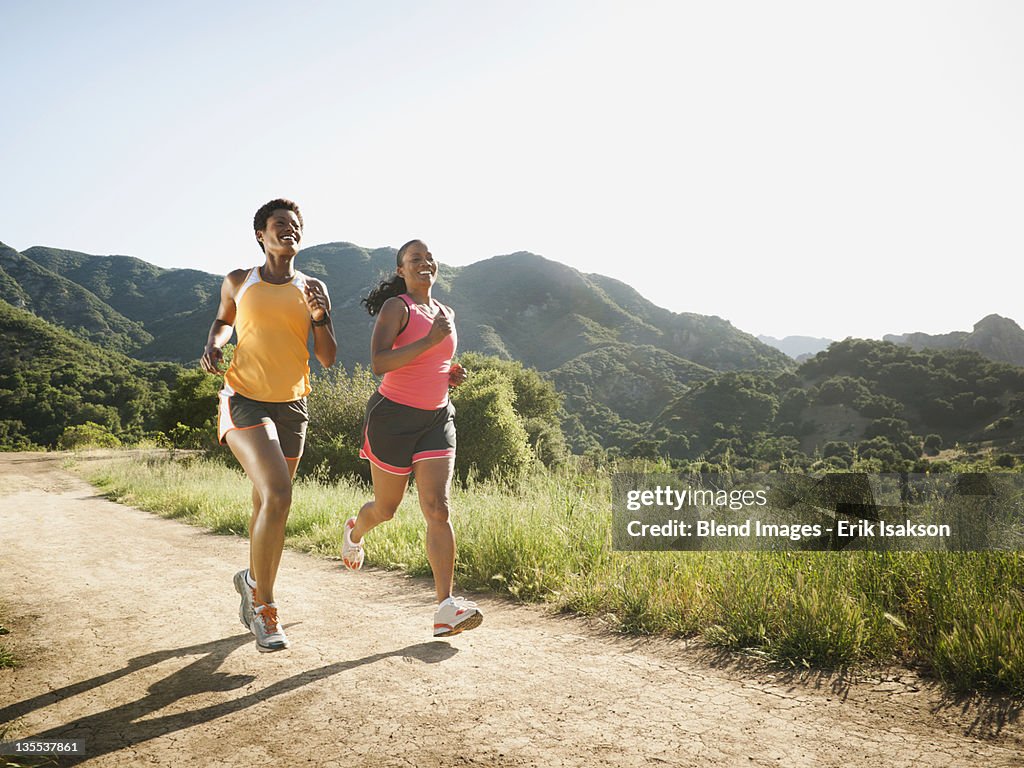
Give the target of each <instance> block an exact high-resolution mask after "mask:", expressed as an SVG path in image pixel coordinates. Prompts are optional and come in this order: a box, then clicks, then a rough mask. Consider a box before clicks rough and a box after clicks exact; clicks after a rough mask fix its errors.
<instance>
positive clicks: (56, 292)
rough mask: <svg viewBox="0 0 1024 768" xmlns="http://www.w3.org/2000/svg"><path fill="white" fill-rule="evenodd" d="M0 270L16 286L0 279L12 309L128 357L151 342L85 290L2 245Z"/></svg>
mask: <svg viewBox="0 0 1024 768" xmlns="http://www.w3.org/2000/svg"><path fill="white" fill-rule="evenodd" d="M0 269H3V271H4V274H5V275H6V277H7V278H10V279H11V280H13V281H15V282H16V283H17V289H14V288H13V287H12V285H11V282H10V280H7V279H0V290H3V294H2V295H0V299H3V300H4V301H6V302H7V303H8V304H11V305H12V306H15V307H18V308H20V309H25V310H28V311H30V312H32V313H33V314H35V315H38V316H39V317H41V318H43V319H44V320H49V321H50V322H52V323H55V324H56V325H60V326H62V327H64V328H67V329H68V330H70V331H73V332H74V333H76V334H77V335H79V336H81V337H82V338H84V339H88V340H89V341H92V342H94V343H96V344H99V345H100V346H102V347H105V348H107V349H111V350H116V351H118V352H125V353H129V352H131V351H133V350H135V349H137V348H138V347H139V346H141V345H143V344H147V343H149V342H150V341H151V340H152V336H151V335H150V334H149V333H147V332H146V330H145V329H144V328H143V327H142V326H141V325H140V324H139V323H136V322H133V321H132V320H130V319H128V318H127V317H125V316H124V315H122V314H120V313H119V312H117V311H116V310H115V309H113V308H112V307H111V306H110V305H108V304H106V303H105V302H104V301H103V300H101V299H100V298H99V297H98V296H96V295H95V294H94V293H92V292H91V291H89V290H88V289H86V288H83V287H82V286H81V285H79V284H77V283H75V282H73V281H71V280H68V279H66V278H64V277H61V276H60V275H58V274H57V273H55V272H52V271H50V270H48V269H46V268H45V267H42V266H40V265H39V264H37V263H36V262H34V261H32V260H31V259H29V258H26V257H25V256H23V255H22V254H20V253H18V252H17V251H15V250H14V249H12V248H9V247H7V246H6V245H3V244H2V243H0Z"/></svg>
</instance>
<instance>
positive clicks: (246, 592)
mask: <svg viewBox="0 0 1024 768" xmlns="http://www.w3.org/2000/svg"><path fill="white" fill-rule="evenodd" d="M248 572H249V569H248V568H244V569H242V570H241V571H239V572H238V573H236V574H235V578H234V582H235V592H237V593H238V594H239V595H241V596H242V604H241V605H239V606H238V620H239V621H240V622H242V626H243V627H245V628H246V629H249V622H250V621H252V615H253V613H255V612H256V606H255V604H254V601H255V600H256V590H255V589H253V588H252V587H250V586H249V583H248V582H247V581H246V580H245V576H246V574H247V573H248Z"/></svg>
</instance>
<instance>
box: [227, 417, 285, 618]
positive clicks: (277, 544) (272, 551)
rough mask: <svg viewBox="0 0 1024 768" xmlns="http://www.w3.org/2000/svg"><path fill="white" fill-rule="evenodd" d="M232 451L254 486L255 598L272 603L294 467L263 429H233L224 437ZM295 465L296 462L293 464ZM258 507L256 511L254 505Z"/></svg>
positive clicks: (251, 528) (252, 550)
mask: <svg viewBox="0 0 1024 768" xmlns="http://www.w3.org/2000/svg"><path fill="white" fill-rule="evenodd" d="M225 440H226V442H227V444H228V447H229V448H231V452H232V453H233V454H234V455H235V458H236V459H238V463H239V464H241V465H242V469H244V470H245V473H246V475H248V477H249V479H250V480H251V481H252V485H253V506H254V511H253V516H252V519H251V521H250V526H249V534H250V538H249V560H250V568H251V575H252V577H253V578H254V579H255V580H256V597H257V599H259V600H260V601H261V602H264V603H272V602H274V581H275V580H276V579H277V569H278V566H279V565H280V564H281V552H282V550H283V549H284V529H285V525H286V523H287V522H288V512H289V510H290V509H291V504H292V473H293V472H294V467H289V462H287V461H286V460H285V458H284V454H283V453H282V452H281V446H280V444H279V443H278V442H277V440H272V439H271V437H270V435H269V433H268V431H267V430H266V429H263V428H259V427H257V428H254V429H233V430H231V431H230V432H228V433H227V434H226V435H225ZM295 464H296V466H297V464H298V462H295ZM257 502H258V504H259V506H258V508H256V504H257Z"/></svg>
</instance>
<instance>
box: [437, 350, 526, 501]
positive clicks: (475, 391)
mask: <svg viewBox="0 0 1024 768" xmlns="http://www.w3.org/2000/svg"><path fill="white" fill-rule="evenodd" d="M514 402H515V393H514V391H513V389H512V383H511V382H510V381H509V380H508V378H507V377H506V376H505V375H504V374H502V373H501V372H500V371H495V370H490V371H488V370H485V371H480V372H478V373H474V375H473V376H472V377H471V378H470V379H469V380H468V381H466V383H465V384H462V385H461V386H460V387H458V388H457V389H455V390H454V391H453V394H452V403H453V404H454V405H455V409H456V416H455V424H456V426H457V429H458V435H459V438H458V439H459V448H458V454H457V457H456V460H455V472H456V474H457V475H458V477H459V480H460V481H462V482H463V483H465V482H466V480H467V479H468V478H469V476H470V474H471V473H473V474H475V476H476V477H478V478H479V479H481V480H485V479H488V478H492V477H497V478H507V479H513V478H515V477H517V476H519V475H520V474H522V472H523V471H524V470H525V469H526V468H527V467H529V465H530V463H531V461H532V452H531V451H530V446H529V443H528V439H529V438H528V435H527V434H526V429H525V428H524V427H523V423H522V421H521V420H520V418H519V416H518V415H517V414H516V412H515V408H514V407H513V403H514Z"/></svg>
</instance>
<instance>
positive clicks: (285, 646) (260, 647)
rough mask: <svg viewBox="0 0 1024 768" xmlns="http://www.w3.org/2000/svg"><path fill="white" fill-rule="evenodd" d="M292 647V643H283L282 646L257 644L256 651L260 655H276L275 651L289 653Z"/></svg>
mask: <svg viewBox="0 0 1024 768" xmlns="http://www.w3.org/2000/svg"><path fill="white" fill-rule="evenodd" d="M290 646H291V643H282V644H280V645H271V646H265V645H260V644H259V643H256V650H257V651H259V652H260V653H274V652H275V651H287V650H288V648H289V647H290Z"/></svg>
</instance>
